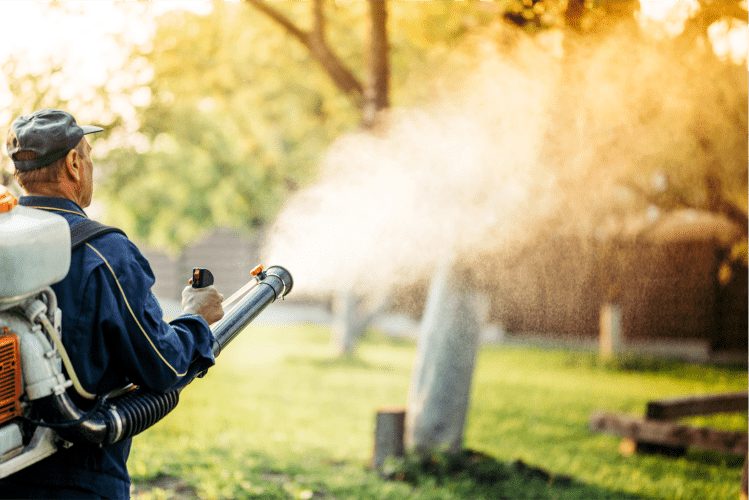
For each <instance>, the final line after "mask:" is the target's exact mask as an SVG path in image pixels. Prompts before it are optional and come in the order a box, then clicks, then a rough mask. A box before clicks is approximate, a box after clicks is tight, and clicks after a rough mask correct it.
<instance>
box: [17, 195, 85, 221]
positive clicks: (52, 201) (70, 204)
mask: <svg viewBox="0 0 749 500" xmlns="http://www.w3.org/2000/svg"><path fill="white" fill-rule="evenodd" d="M18 204H19V205H23V206H24V207H29V208H41V209H42V210H55V211H58V212H66V213H73V214H76V215H80V216H82V217H86V218H88V215H86V212H84V211H83V209H82V208H81V207H80V206H78V204H77V203H76V202H74V201H71V200H68V199H67V198H56V197H53V196H21V198H20V199H19V200H18Z"/></svg>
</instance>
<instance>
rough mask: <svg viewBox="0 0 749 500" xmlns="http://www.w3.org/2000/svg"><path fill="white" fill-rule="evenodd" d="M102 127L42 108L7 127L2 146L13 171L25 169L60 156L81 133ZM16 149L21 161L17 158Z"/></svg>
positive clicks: (77, 140)
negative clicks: (5, 138) (22, 153)
mask: <svg viewBox="0 0 749 500" xmlns="http://www.w3.org/2000/svg"><path fill="white" fill-rule="evenodd" d="M102 130H104V129H103V128H101V127H96V126H93V125H83V126H81V125H78V124H77V123H76V122H75V118H73V115H71V114H70V113H67V112H65V111H60V110H59V109H42V110H39V111H35V112H33V113H32V114H30V115H24V116H19V117H18V118H16V119H15V120H13V123H12V124H11V126H10V130H8V139H7V141H6V146H7V148H8V155H9V156H10V157H11V158H12V159H13V163H14V164H15V166H16V170H18V171H19V172H25V171H27V170H34V169H37V168H42V167H46V166H47V165H49V164H51V163H53V162H55V161H57V160H59V159H60V158H64V157H65V155H67V154H68V153H69V152H70V151H71V150H72V149H75V147H76V146H77V145H78V143H79V142H81V139H83V136H84V135H86V134H91V133H94V132H101V131H102ZM19 152H28V153H30V154H24V155H22V156H23V157H24V159H23V160H20V159H17V158H16V155H17V153H19Z"/></svg>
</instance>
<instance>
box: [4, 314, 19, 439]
mask: <svg viewBox="0 0 749 500" xmlns="http://www.w3.org/2000/svg"><path fill="white" fill-rule="evenodd" d="M21 390H22V388H21V350H20V348H19V343H18V337H17V336H16V335H15V334H14V333H12V332H10V331H9V330H8V328H7V327H2V328H1V329H0V425H2V424H4V423H5V422H7V421H8V420H11V419H13V418H15V417H17V416H18V415H20V414H21V402H20V398H21Z"/></svg>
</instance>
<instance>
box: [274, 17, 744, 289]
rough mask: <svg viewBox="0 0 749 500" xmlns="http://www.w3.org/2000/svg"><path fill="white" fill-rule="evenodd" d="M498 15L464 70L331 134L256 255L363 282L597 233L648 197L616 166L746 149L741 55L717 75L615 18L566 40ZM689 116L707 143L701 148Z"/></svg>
mask: <svg viewBox="0 0 749 500" xmlns="http://www.w3.org/2000/svg"><path fill="white" fill-rule="evenodd" d="M507 30H508V28H506V27H501V26H498V27H495V28H493V30H490V32H489V33H484V34H482V36H481V37H477V38H476V39H475V40H473V41H472V42H471V43H470V44H469V46H468V49H467V50H466V51H464V52H462V53H461V54H460V57H462V58H463V59H462V60H463V61H466V60H470V61H472V63H471V64H470V65H469V66H471V71H469V72H467V73H465V74H463V76H461V77H460V78H459V79H456V78H446V79H445V80H442V81H441V82H437V84H436V85H435V87H434V88H433V90H434V97H433V98H432V99H431V100H430V101H429V102H426V103H422V104H420V105H419V106H418V107H413V108H409V109H393V110H391V111H390V112H389V113H388V115H387V117H386V118H385V119H384V122H383V125H382V126H381V127H380V128H379V129H378V130H376V131H368V132H365V131H361V132H354V133H350V134H348V135H345V136H343V137H341V138H340V139H339V140H338V141H336V143H334V144H333V146H332V147H331V148H330V150H329V151H328V153H327V155H326V157H325V159H324V161H323V165H322V171H321V175H320V179H319V181H318V182H317V183H316V184H315V185H313V186H311V187H309V188H306V189H304V190H302V191H300V192H298V193H296V195H295V196H293V197H292V198H291V199H290V200H289V202H288V203H287V205H286V206H285V208H284V209H283V210H282V212H281V213H280V215H279V217H278V218H277V221H276V223H275V225H274V227H273V228H272V230H271V232H270V233H269V237H268V239H267V244H266V246H265V248H264V250H263V253H264V256H263V258H264V260H267V261H268V262H270V261H273V262H278V263H283V265H284V266H288V269H290V270H291V271H292V273H293V274H294V277H295V287H298V291H299V292H301V293H308V294H327V293H332V292H335V291H340V290H355V291H356V292H358V293H360V294H366V293H367V292H372V291H376V290H381V289H383V288H385V287H388V286H389V285H392V284H393V283H396V282H397V283H408V282H411V281H413V280H417V279H420V278H427V277H428V276H429V275H430V273H431V272H432V270H433V269H434V267H435V265H437V264H438V263H439V262H441V261H444V260H445V259H456V260H459V261H460V262H461V263H463V264H467V265H469V266H471V265H474V266H475V265H480V264H481V261H482V259H486V258H488V257H487V256H488V255H491V256H493V257H492V258H494V259H502V258H505V257H508V256H513V255H514V254H515V253H517V252H520V251H522V249H523V248H526V247H527V245H529V244H532V243H533V241H534V240H536V238H539V237H540V236H541V235H549V234H576V235H580V236H583V237H593V236H596V235H598V236H600V235H601V234H603V232H605V231H606V228H611V227H613V226H617V224H619V223H620V222H621V217H620V216H621V215H622V214H623V213H632V212H633V211H636V210H641V209H642V208H643V206H642V201H641V200H638V199H637V197H636V196H635V195H634V194H633V193H632V192H631V191H630V190H628V189H626V187H624V186H623V183H622V181H623V179H634V180H635V181H642V180H643V179H648V178H649V177H650V176H651V175H652V174H653V172H656V171H658V170H659V169H661V168H664V166H665V168H670V167H673V166H674V165H676V166H677V168H678V164H679V162H684V163H685V164H686V163H690V164H691V165H692V166H696V167H695V168H694V169H693V170H695V171H699V164H700V163H705V164H707V163H709V162H713V163H715V161H716V160H717V161H718V162H719V163H721V164H723V165H724V166H726V165H727V166H726V167H725V168H731V161H734V162H735V161H736V159H735V158H734V157H735V156H736V153H737V152H738V153H739V156H740V155H741V154H742V151H743V156H740V158H739V160H740V161H741V162H744V164H745V162H746V158H747V155H746V135H745V132H746V116H745V113H746V71H745V68H744V71H743V82H742V81H741V80H739V81H738V83H736V82H733V81H730V82H724V84H716V83H714V80H713V76H714V74H713V73H711V71H708V70H706V69H705V68H701V67H698V65H697V62H696V59H694V57H693V60H688V59H687V58H688V57H692V56H689V55H688V54H687V55H685V56H684V57H683V58H679V57H678V56H676V55H675V52H674V51H672V50H670V49H668V50H666V49H664V48H663V47H665V44H663V43H658V42H655V41H652V40H647V39H644V38H643V37H638V36H633V35H630V34H627V33H624V32H619V33H618V34H617V35H616V36H614V35H612V36H610V37H608V38H607V39H604V40H596V41H595V43H590V44H588V45H583V44H579V45H577V46H575V47H574V48H573V47H572V41H570V40H565V51H564V53H563V54H562V53H560V50H559V49H560V47H561V44H560V43H559V39H554V36H555V35H554V34H553V33H550V34H547V35H546V36H547V38H546V39H543V38H541V37H538V36H537V37H536V38H531V37H528V36H527V35H525V34H522V33H517V32H514V31H510V32H508V31H507ZM552 46H553V47H555V49H554V48H551V47H552ZM716 71H718V70H716ZM740 74H741V73H740ZM448 89H449V90H448ZM737 89H738V90H737ZM717 103H722V104H721V106H723V108H726V109H727V111H719V112H716V111H715V108H716V105H717ZM742 103H743V112H744V116H743V122H742V123H739V124H738V126H737V124H736V123H734V121H735V118H732V114H733V113H734V110H735V109H741V108H740V105H741V104H742ZM739 121H741V119H740V120H739ZM697 122H699V123H701V126H702V128H703V130H704V131H706V132H705V133H708V134H712V140H713V142H714V144H716V145H717V147H715V148H713V149H712V151H713V154H714V155H717V156H719V157H718V158H707V157H705V154H704V152H701V151H702V150H701V149H700V146H699V143H698V142H699V141H698V138H696V137H695V134H694V130H695V126H696V125H695V124H696V123H697ZM742 126H743V136H742V132H741V127H742ZM742 148H743V149H742ZM731 158H733V159H731ZM686 178H687V179H688V178H689V176H688V175H687V176H686ZM645 182H647V181H645ZM744 182H745V181H744ZM617 227H618V226H617Z"/></svg>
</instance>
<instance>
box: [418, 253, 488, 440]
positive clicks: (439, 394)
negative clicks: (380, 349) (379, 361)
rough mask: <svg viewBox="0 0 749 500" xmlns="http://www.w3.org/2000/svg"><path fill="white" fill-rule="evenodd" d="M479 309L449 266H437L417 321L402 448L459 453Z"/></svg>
mask: <svg viewBox="0 0 749 500" xmlns="http://www.w3.org/2000/svg"><path fill="white" fill-rule="evenodd" d="M479 309H481V308H480V307H479V306H478V303H477V302H476V301H475V300H473V294H472V293H471V292H470V290H469V289H468V287H467V284H466V283H465V282H464V281H463V280H462V279H461V276H459V275H458V273H457V272H456V270H455V268H454V266H453V265H452V263H448V264H446V265H442V266H440V267H439V268H438V269H437V271H436V272H435V274H434V277H433V278H432V284H431V288H430V291H429V296H428V298H427V304H426V308H425V311H424V317H423V319H422V324H421V330H420V332H419V340H418V348H417V354H416V363H415V367H414V371H413V374H412V376H411V388H410V393H409V398H408V408H407V411H406V420H407V421H406V444H407V446H409V447H410V448H413V449H415V450H416V452H418V453H425V452H428V451H430V450H447V451H449V452H458V451H459V450H460V449H461V447H462V444H463V429H464V427H465V420H466V414H467V411H468V403H469V397H470V392H471V379H472V377H473V367H474V361H475V357H476V351H477V349H478V340H479V332H480V329H481V326H482V324H483V322H484V319H485V318H483V317H480V316H482V314H481V313H482V312H480V311H479ZM483 313H484V314H485V313H486V311H483Z"/></svg>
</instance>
